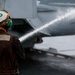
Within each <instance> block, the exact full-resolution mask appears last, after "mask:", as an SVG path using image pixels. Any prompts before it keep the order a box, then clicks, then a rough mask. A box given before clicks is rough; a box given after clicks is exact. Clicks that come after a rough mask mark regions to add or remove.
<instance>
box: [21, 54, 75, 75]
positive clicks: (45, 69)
mask: <svg viewBox="0 0 75 75" xmlns="http://www.w3.org/2000/svg"><path fill="white" fill-rule="evenodd" d="M20 75H75V59H64V58H59V57H53V56H50V55H41V54H38V55H37V54H36V55H33V56H32V58H30V59H27V60H25V61H22V62H21V63H20Z"/></svg>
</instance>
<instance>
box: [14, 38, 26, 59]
mask: <svg viewBox="0 0 75 75" xmlns="http://www.w3.org/2000/svg"><path fill="white" fill-rule="evenodd" d="M13 44H14V51H15V53H16V55H17V57H19V58H22V59H25V51H24V49H23V47H22V45H21V43H20V41H19V39H18V37H14V38H13Z"/></svg>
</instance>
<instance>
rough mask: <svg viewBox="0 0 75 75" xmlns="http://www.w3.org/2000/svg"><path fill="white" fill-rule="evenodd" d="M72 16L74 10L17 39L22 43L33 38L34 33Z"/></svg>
mask: <svg viewBox="0 0 75 75" xmlns="http://www.w3.org/2000/svg"><path fill="white" fill-rule="evenodd" d="M73 14H74V15H75V9H74V10H70V11H68V12H67V13H66V14H64V15H62V16H59V17H58V18H56V19H54V20H52V21H50V22H49V23H47V24H45V25H43V26H41V27H40V28H37V29H36V30H34V31H32V32H30V33H28V34H25V35H23V36H21V37H20V38H19V40H20V41H21V42H23V41H24V40H26V39H28V38H29V37H31V36H33V35H34V34H35V33H37V32H39V31H40V30H43V29H45V28H47V27H49V26H50V25H52V24H55V23H56V22H59V21H61V20H63V19H65V18H67V17H69V16H71V15H73Z"/></svg>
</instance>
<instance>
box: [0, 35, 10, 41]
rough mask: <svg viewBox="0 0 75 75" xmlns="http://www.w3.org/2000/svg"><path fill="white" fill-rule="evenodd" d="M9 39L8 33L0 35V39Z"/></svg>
mask: <svg viewBox="0 0 75 75" xmlns="http://www.w3.org/2000/svg"><path fill="white" fill-rule="evenodd" d="M2 40H4V41H10V36H9V35H0V41H2Z"/></svg>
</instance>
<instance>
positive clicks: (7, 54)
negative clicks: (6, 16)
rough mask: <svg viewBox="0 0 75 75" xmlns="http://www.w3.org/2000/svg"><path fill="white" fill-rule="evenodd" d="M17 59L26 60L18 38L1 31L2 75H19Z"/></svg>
mask: <svg viewBox="0 0 75 75" xmlns="http://www.w3.org/2000/svg"><path fill="white" fill-rule="evenodd" d="M17 58H22V59H25V54H24V50H23V48H22V46H21V44H20V41H19V40H18V38H17V37H16V36H14V35H11V34H8V33H7V32H5V31H4V30H3V29H0V75H18V74H19V66H18V61H17Z"/></svg>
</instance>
